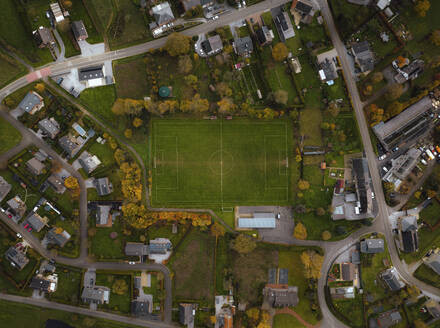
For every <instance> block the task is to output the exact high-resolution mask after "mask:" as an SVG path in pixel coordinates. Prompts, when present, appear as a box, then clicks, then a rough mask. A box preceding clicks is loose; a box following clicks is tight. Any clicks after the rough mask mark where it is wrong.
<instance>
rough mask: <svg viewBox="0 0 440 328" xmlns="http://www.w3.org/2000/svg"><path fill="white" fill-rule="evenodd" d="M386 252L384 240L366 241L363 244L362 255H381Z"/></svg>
mask: <svg viewBox="0 0 440 328" xmlns="http://www.w3.org/2000/svg"><path fill="white" fill-rule="evenodd" d="M384 250H385V245H384V241H383V239H380V238H377V239H366V240H364V241H362V242H361V252H362V253H370V254H371V253H381V252H383V251H384Z"/></svg>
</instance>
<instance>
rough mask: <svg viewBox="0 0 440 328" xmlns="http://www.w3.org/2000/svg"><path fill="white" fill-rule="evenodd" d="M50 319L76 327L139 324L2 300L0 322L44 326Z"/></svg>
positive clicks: (120, 327)
mask: <svg viewBox="0 0 440 328" xmlns="http://www.w3.org/2000/svg"><path fill="white" fill-rule="evenodd" d="M48 319H54V320H62V321H64V322H66V323H68V324H69V325H71V326H73V327H75V328H83V327H88V326H90V324H92V326H93V327H94V328H135V327H139V326H134V325H127V324H126V323H124V324H121V323H117V322H115V321H110V320H104V319H99V318H93V317H88V316H83V315H80V314H76V313H70V312H64V311H58V310H52V309H46V308H42V307H37V306H33V305H27V304H22V303H15V302H7V301H3V300H0V322H3V323H6V322H7V324H8V326H10V327H14V328H29V327H44V326H45V323H46V321H47V320H48Z"/></svg>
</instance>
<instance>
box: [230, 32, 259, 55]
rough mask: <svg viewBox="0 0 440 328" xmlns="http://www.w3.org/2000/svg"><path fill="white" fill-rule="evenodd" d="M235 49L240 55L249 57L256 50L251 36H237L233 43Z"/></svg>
mask: <svg viewBox="0 0 440 328" xmlns="http://www.w3.org/2000/svg"><path fill="white" fill-rule="evenodd" d="M232 45H233V47H234V51H235V53H236V54H237V55H238V56H243V57H249V56H250V55H251V54H252V52H253V51H254V45H253V43H252V39H251V37H250V36H245V37H243V38H236V39H234V42H233V43H232Z"/></svg>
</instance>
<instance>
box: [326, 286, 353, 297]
mask: <svg viewBox="0 0 440 328" xmlns="http://www.w3.org/2000/svg"><path fill="white" fill-rule="evenodd" d="M330 296H331V297H332V298H335V299H341V298H355V292H354V287H353V286H347V287H332V288H330Z"/></svg>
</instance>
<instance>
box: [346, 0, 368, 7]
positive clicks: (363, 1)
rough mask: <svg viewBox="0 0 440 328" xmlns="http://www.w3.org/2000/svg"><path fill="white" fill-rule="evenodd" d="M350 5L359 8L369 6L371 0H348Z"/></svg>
mask: <svg viewBox="0 0 440 328" xmlns="http://www.w3.org/2000/svg"><path fill="white" fill-rule="evenodd" d="M347 1H348V2H349V3H352V4H354V5H359V6H368V5H369V4H370V2H371V0H347Z"/></svg>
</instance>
